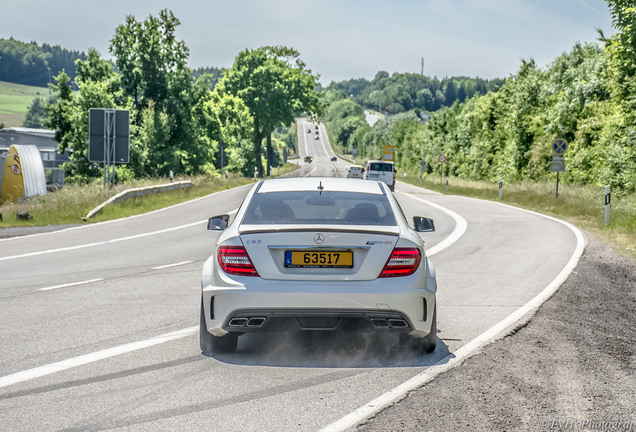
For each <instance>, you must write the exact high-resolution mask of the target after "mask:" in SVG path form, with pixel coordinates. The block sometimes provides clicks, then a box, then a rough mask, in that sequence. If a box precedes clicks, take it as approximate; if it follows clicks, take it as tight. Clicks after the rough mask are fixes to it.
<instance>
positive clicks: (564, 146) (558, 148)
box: [550, 138, 568, 198]
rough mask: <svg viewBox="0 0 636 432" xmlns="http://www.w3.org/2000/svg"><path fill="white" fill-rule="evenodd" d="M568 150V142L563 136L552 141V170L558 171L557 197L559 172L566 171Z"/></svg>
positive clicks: (557, 194)
mask: <svg viewBox="0 0 636 432" xmlns="http://www.w3.org/2000/svg"><path fill="white" fill-rule="evenodd" d="M567 151H568V142H567V141H566V140H564V139H563V138H555V139H554V141H552V154H553V156H552V163H551V164H550V171H552V172H556V173H557V175H556V197H557V198H558V197H559V173H560V172H565V156H564V155H565V153H566V152H567Z"/></svg>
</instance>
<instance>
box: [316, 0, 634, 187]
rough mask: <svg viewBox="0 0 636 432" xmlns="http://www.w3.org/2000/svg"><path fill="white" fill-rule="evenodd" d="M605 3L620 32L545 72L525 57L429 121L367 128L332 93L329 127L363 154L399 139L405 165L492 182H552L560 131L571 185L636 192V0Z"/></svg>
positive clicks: (357, 112) (399, 118)
mask: <svg viewBox="0 0 636 432" xmlns="http://www.w3.org/2000/svg"><path fill="white" fill-rule="evenodd" d="M608 3H609V5H610V9H611V11H612V17H613V19H614V20H613V22H614V25H615V27H616V28H617V30H618V33H617V34H616V35H615V36H613V37H611V38H604V37H602V35H601V42H602V44H603V46H601V45H599V44H597V43H591V44H584V45H581V44H578V43H577V44H576V45H575V46H574V47H573V49H572V50H571V51H570V52H568V53H563V54H562V55H561V56H559V57H558V58H556V59H555V60H554V61H553V62H552V63H551V64H550V65H549V66H548V67H546V68H545V69H541V68H539V67H537V66H536V64H535V63H534V61H532V60H530V61H523V62H522V64H521V66H520V68H519V71H518V72H517V73H516V74H515V75H513V76H511V77H510V78H508V79H507V80H506V81H505V83H504V84H503V85H502V86H501V88H500V89H499V90H498V91H491V92H489V93H487V94H485V95H480V94H476V95H475V96H473V97H472V98H469V99H468V100H466V101H465V102H463V103H462V102H460V101H459V100H458V101H456V102H455V103H454V104H453V105H452V106H451V107H448V108H445V109H442V110H440V111H438V112H435V113H433V114H432V115H431V116H430V117H429V118H428V122H426V123H425V122H423V121H422V120H421V118H419V116H418V115H416V114H415V112H413V111H411V112H407V113H402V114H399V115H395V116H388V117H386V118H385V119H383V120H381V121H379V122H377V123H376V124H375V125H374V126H373V127H369V126H368V125H367V124H365V123H364V121H363V120H364V115H363V112H362V110H361V109H360V108H359V107H355V105H356V104H355V103H354V102H352V101H351V100H350V99H347V98H346V97H345V94H344V92H342V91H336V90H333V89H331V90H328V91H327V92H326V93H327V99H328V100H330V101H331V103H330V106H329V108H328V109H327V110H326V113H325V120H326V121H327V122H329V125H330V133H331V134H332V136H333V138H334V139H335V140H336V142H337V144H338V145H339V146H341V147H342V148H343V149H346V150H349V151H352V150H357V151H358V153H359V155H360V156H361V157H366V158H378V157H380V156H381V154H382V148H383V147H382V146H383V145H394V146H395V147H396V163H397V164H398V166H399V169H400V170H404V171H407V172H416V171H417V170H419V168H420V160H425V161H426V162H427V169H428V171H429V172H431V171H433V170H434V171H435V172H439V170H440V169H442V171H443V173H444V174H450V175H455V176H458V177H461V178H466V179H475V180H490V181H495V180H497V179H498V178H503V179H505V180H508V181H518V180H522V179H535V180H541V179H546V178H550V177H551V176H553V175H554V174H553V173H551V172H550V162H551V158H552V148H551V143H552V141H553V140H554V138H556V137H559V138H564V139H566V140H567V141H568V142H569V144H570V146H569V150H568V152H567V154H566V165H567V172H566V173H565V175H563V176H562V179H563V180H564V181H566V182H570V183H580V184H599V185H603V184H611V185H612V186H613V187H614V188H615V190H620V191H623V192H631V191H634V190H636V121H635V120H636V54H635V53H636V50H634V48H635V47H636V25H635V24H636V17H635V13H634V11H633V8H631V6H630V5H632V3H633V1H631V2H628V1H621V0H618V1H616V0H610V1H608ZM364 91H366V90H364ZM440 154H444V155H445V156H446V157H447V162H446V163H445V164H443V165H442V166H440V164H439V163H438V162H437V158H438V156H439V155H440Z"/></svg>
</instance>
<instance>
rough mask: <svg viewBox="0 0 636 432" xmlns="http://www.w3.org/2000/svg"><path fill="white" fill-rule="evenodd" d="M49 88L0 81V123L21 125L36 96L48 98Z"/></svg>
mask: <svg viewBox="0 0 636 432" xmlns="http://www.w3.org/2000/svg"><path fill="white" fill-rule="evenodd" d="M48 96H49V89H48V88H46V87H33V86H26V85H21V84H13V83H8V82H4V81H0V123H3V124H4V126H5V127H12V126H22V121H23V120H24V115H25V114H26V112H27V109H28V108H29V105H31V102H33V99H35V98H36V97H42V98H43V99H44V100H45V101H46V100H47V99H48Z"/></svg>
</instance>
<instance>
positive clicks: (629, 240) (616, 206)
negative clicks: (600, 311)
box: [399, 175, 636, 261]
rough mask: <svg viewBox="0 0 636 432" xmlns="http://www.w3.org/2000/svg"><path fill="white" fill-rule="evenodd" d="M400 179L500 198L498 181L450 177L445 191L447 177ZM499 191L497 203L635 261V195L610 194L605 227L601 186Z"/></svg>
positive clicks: (527, 185) (525, 186)
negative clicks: (571, 228) (550, 220)
mask: <svg viewBox="0 0 636 432" xmlns="http://www.w3.org/2000/svg"><path fill="white" fill-rule="evenodd" d="M399 180H401V181H403V182H405V183H409V184H412V185H414V186H419V187H423V188H426V189H430V190H434V191H436V192H441V193H444V194H446V193H448V194H453V195H462V196H468V197H474V198H480V199H485V200H491V201H499V185H498V183H487V182H476V181H468V180H462V179H458V178H453V177H451V178H449V188H448V192H446V177H444V178H443V179H440V178H439V177H438V176H434V175H428V176H423V179H422V184H421V185H420V180H419V176H417V175H406V176H404V177H403V176H402V175H400V176H399ZM502 191H503V199H502V200H501V201H500V202H502V203H504V204H510V205H513V206H517V207H521V208H524V209H527V210H532V211H536V212H538V213H542V214H546V215H549V216H554V217H556V218H559V219H562V220H565V221H568V222H570V223H572V224H574V225H576V226H577V227H579V228H582V229H584V230H587V231H589V232H591V233H592V234H594V235H595V236H597V237H598V238H600V239H602V240H604V241H605V242H608V243H611V244H612V245H614V249H615V251H616V252H618V253H619V254H621V255H623V256H627V257H629V258H631V259H633V260H634V261H636V194H632V195H627V196H613V197H612V201H611V217H610V225H609V226H608V227H606V226H605V201H604V192H603V189H602V188H600V187H594V186H580V185H567V184H560V185H559V197H558V198H557V197H556V185H555V183H553V182H552V183H551V182H540V183H539V182H530V181H528V182H522V183H514V184H513V183H511V184H504V185H503V188H502Z"/></svg>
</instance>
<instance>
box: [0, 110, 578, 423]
mask: <svg viewBox="0 0 636 432" xmlns="http://www.w3.org/2000/svg"><path fill="white" fill-rule="evenodd" d="M301 125H303V126H299V137H300V138H299V143H300V145H299V147H300V154H301V159H300V161H299V162H298V163H299V165H300V166H301V169H300V170H297V171H296V172H295V173H296V175H302V176H334V175H335V176H343V175H344V170H345V169H346V166H347V164H346V163H345V162H344V161H341V160H338V161H335V162H332V161H331V160H330V159H331V156H333V152H332V151H331V148H330V147H329V144H328V141H327V137H326V132H325V130H324V128H323V127H322V126H320V131H319V139H314V135H315V134H314V132H313V130H312V132H311V133H306V130H307V129H308V128H309V127H313V125H310V124H309V123H305V124H303V123H302V122H301ZM303 137H304V139H303ZM306 154H311V155H312V156H313V157H314V162H312V163H311V164H306V163H304V162H302V160H303V156H304V155H306ZM360 181H362V180H360ZM248 187H249V186H247V187H240V188H236V189H232V190H228V191H223V192H219V193H217V194H213V195H210V196H207V197H204V198H200V199H197V200H194V201H191V202H188V203H185V204H182V205H177V206H174V207H171V208H168V209H164V210H161V211H157V212H153V213H150V214H146V215H140V216H136V217H131V218H127V219H123V220H117V221H112V222H108V223H101V224H93V225H86V226H82V227H77V228H70V229H66V230H60V231H55V232H50V233H43V234H38V235H33V236H26V237H14V238H8V239H2V240H0V310H1V311H2V314H0V325H1V328H2V332H1V333H0V425H2V429H3V430H11V431H34V430H38V431H39V430H70V431H73V430H82V431H85V430H88V431H93V430H95V431H98V430H126V431H146V430H148V431H151V430H152V431H156V430H202V429H205V430H212V431H281V430H289V431H291V430H299V431H313V430H320V429H321V428H324V427H327V426H329V425H331V424H333V423H334V422H337V421H339V420H340V419H342V418H343V417H346V416H348V415H350V414H351V413H352V412H354V411H355V410H356V409H358V408H359V407H361V406H363V405H365V404H366V403H368V402H369V401H372V400H374V399H376V398H378V397H380V396H381V395H383V394H385V393H386V392H387V391H390V390H391V389H394V388H395V387H397V386H399V385H401V384H402V383H404V382H406V381H408V380H409V379H411V378H412V377H414V376H416V375H418V374H420V373H422V371H426V370H428V369H429V368H431V366H433V365H436V364H438V366H439V363H440V362H441V363H442V364H444V363H447V362H450V361H452V359H453V357H454V353H458V352H459V350H460V349H461V348H462V347H466V346H468V345H469V344H470V343H471V341H473V340H474V339H475V338H476V337H478V336H479V335H482V334H483V333H484V332H486V331H488V330H489V329H491V328H492V327H493V326H495V325H497V323H499V322H501V321H502V320H503V319H505V318H506V317H508V316H510V315H511V314H514V313H515V311H518V310H519V309H520V308H522V307H523V306H524V305H526V304H527V303H528V302H529V301H531V300H532V299H533V298H534V297H535V296H536V295H538V294H539V293H541V292H542V291H543V290H544V289H545V288H546V287H547V286H548V285H550V284H551V283H552V281H553V280H554V279H555V278H556V277H557V276H558V275H559V274H560V273H561V272H562V269H563V268H564V267H566V266H567V265H568V263H569V262H570V261H571V259H572V256H573V254H575V251H576V249H577V245H578V243H577V238H576V236H575V235H574V233H573V232H572V230H571V229H569V228H568V227H567V226H565V225H563V224H561V223H559V222H558V221H555V220H551V219H548V218H545V217H542V216H541V215H537V214H533V213H528V212H525V211H522V210H519V209H515V208H512V207H507V206H502V205H500V204H497V203H493V202H485V201H479V200H474V199H469V198H462V197H454V196H442V195H439V194H435V193H433V192H430V191H426V190H423V189H419V188H415V187H413V186H409V185H405V184H402V183H399V184H398V185H397V187H396V192H395V194H396V197H397V198H398V200H399V201H400V203H401V205H402V206H403V208H404V211H405V213H406V215H407V216H408V217H409V218H410V217H411V216H414V215H422V216H428V217H432V218H434V219H435V222H436V227H437V231H436V232H434V233H426V234H422V236H423V238H424V239H425V241H426V245H427V250H428V254H429V255H430V256H431V260H432V261H433V263H434V264H435V266H436V268H437V275H438V286H439V291H438V304H439V309H438V330H439V333H438V338H439V340H438V348H437V349H436V351H435V352H434V353H432V354H428V355H423V354H415V353H413V352H408V351H401V350H399V349H398V348H397V347H396V346H395V344H391V343H386V341H383V340H378V339H377V338H363V337H355V336H351V337H345V338H335V337H331V336H329V335H327V336H318V337H316V338H313V339H301V340H298V339H294V338H293V337H290V336H287V335H269V336H267V335H265V336H257V335H246V336H244V337H243V338H241V340H240V342H239V348H238V351H237V352H236V353H232V354H223V355H215V356H214V357H212V358H208V357H203V356H202V355H201V354H200V351H199V347H198V335H197V331H198V320H199V306H200V305H199V301H200V275H201V268H202V264H203V262H204V261H205V259H206V258H207V257H208V256H209V255H210V254H211V253H212V249H213V245H214V241H215V236H216V235H218V234H215V233H213V232H208V231H206V230H205V226H206V220H207V218H208V217H209V216H213V215H216V214H222V213H228V212H232V211H234V210H235V209H236V208H237V207H238V205H239V204H240V202H241V201H242V199H243V197H244V196H245V194H246V193H247V190H248Z"/></svg>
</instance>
